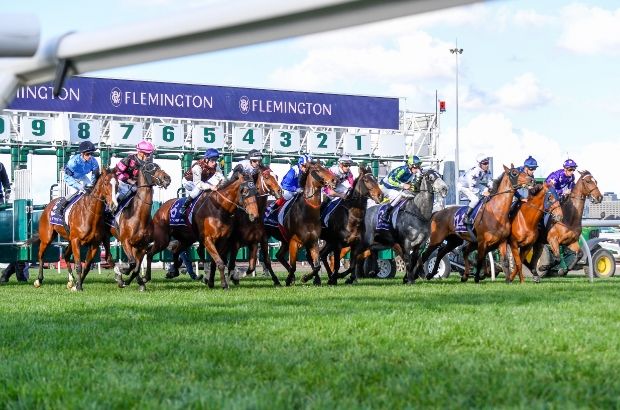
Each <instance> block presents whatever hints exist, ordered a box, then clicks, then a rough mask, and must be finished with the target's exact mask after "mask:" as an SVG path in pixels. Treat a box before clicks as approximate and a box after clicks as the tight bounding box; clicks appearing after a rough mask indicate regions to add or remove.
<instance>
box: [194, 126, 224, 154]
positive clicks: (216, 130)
mask: <svg viewBox="0 0 620 410" xmlns="http://www.w3.org/2000/svg"><path fill="white" fill-rule="evenodd" d="M192 146H193V147H194V148H215V149H221V148H223V147H224V128H223V127H219V126H215V125H194V128H193V129H192Z"/></svg>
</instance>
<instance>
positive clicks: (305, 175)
mask: <svg viewBox="0 0 620 410" xmlns="http://www.w3.org/2000/svg"><path fill="white" fill-rule="evenodd" d="M309 173H310V172H309V171H303V168H302V171H301V172H300V173H299V186H300V187H302V188H303V187H305V186H306V180H307V179H308V174H309Z"/></svg>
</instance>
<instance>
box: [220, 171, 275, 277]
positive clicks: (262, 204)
mask: <svg viewBox="0 0 620 410" xmlns="http://www.w3.org/2000/svg"><path fill="white" fill-rule="evenodd" d="M254 182H255V183H256V189H257V192H258V196H257V200H256V205H257V206H258V214H259V215H264V214H265V209H266V208H267V197H268V196H269V195H273V196H274V197H275V198H276V199H278V198H280V197H281V196H282V188H281V187H280V184H279V183H278V179H277V178H276V176H275V174H274V173H273V171H272V170H271V168H269V167H266V166H261V168H260V172H258V173H257V174H256V179H255V181H254ZM267 240H268V237H267V234H266V233H265V225H264V224H263V219H262V217H260V218H258V219H257V220H255V221H254V222H251V221H250V219H249V216H248V214H247V213H246V212H244V211H242V210H240V209H238V210H237V213H236V215H235V222H234V226H233V233H232V235H230V238H229V240H228V245H227V247H226V248H227V249H226V250H225V252H226V254H227V255H228V275H229V277H230V279H231V280H232V281H233V283H234V284H235V285H238V284H239V279H237V278H236V277H235V275H234V273H233V272H234V271H235V262H236V259H237V252H238V251H239V248H241V247H242V246H248V248H249V252H248V253H249V255H250V257H249V261H248V269H247V270H246V275H250V274H251V273H252V272H254V270H255V269H256V262H257V260H258V244H259V243H260V249H261V255H262V257H263V262H264V263H265V267H266V268H267V270H268V271H269V274H270V275H271V280H273V284H274V285H275V286H280V280H278V277H277V276H276V274H275V273H274V272H273V269H272V267H271V258H270V257H269V244H268V243H267ZM214 274H215V262H211V272H210V275H211V276H210V278H209V279H210V280H212V279H211V278H212V277H213V275H214Z"/></svg>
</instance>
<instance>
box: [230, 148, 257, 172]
mask: <svg viewBox="0 0 620 410" xmlns="http://www.w3.org/2000/svg"><path fill="white" fill-rule="evenodd" d="M262 163H263V153H262V152H260V151H259V150H257V149H253V150H251V151H250V152H248V156H247V157H246V159H244V160H243V161H241V162H240V163H238V164H237V166H236V167H235V168H233V170H232V171H231V172H230V175H228V177H229V178H230V177H232V174H234V173H235V172H240V173H243V174H247V175H250V176H254V175H256V174H257V173H258V171H259V170H260V166H261V165H262Z"/></svg>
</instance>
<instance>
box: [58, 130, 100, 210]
mask: <svg viewBox="0 0 620 410" xmlns="http://www.w3.org/2000/svg"><path fill="white" fill-rule="evenodd" d="M96 150H97V147H95V144H93V143H92V142H90V141H82V142H81V143H80V146H79V148H78V151H79V153H78V154H75V155H74V156H72V157H71V159H69V162H67V165H65V168H64V174H65V175H64V177H63V179H64V181H65V184H67V185H68V186H70V187H71V188H73V189H75V191H74V192H73V193H72V194H71V195H70V196H69V197H68V198H67V200H66V201H64V203H62V204H61V205H60V207H59V208H58V212H59V213H62V212H63V211H64V209H65V207H66V206H67V204H68V203H69V202H70V201H71V199H73V197H74V196H75V195H77V194H78V193H79V192H84V191H85V190H88V189H89V188H91V187H92V186H93V184H94V183H95V181H96V180H97V178H98V177H99V163H98V162H97V160H96V159H95V158H94V157H93V152H95V151H96ZM89 174H92V176H88V175H89Z"/></svg>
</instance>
